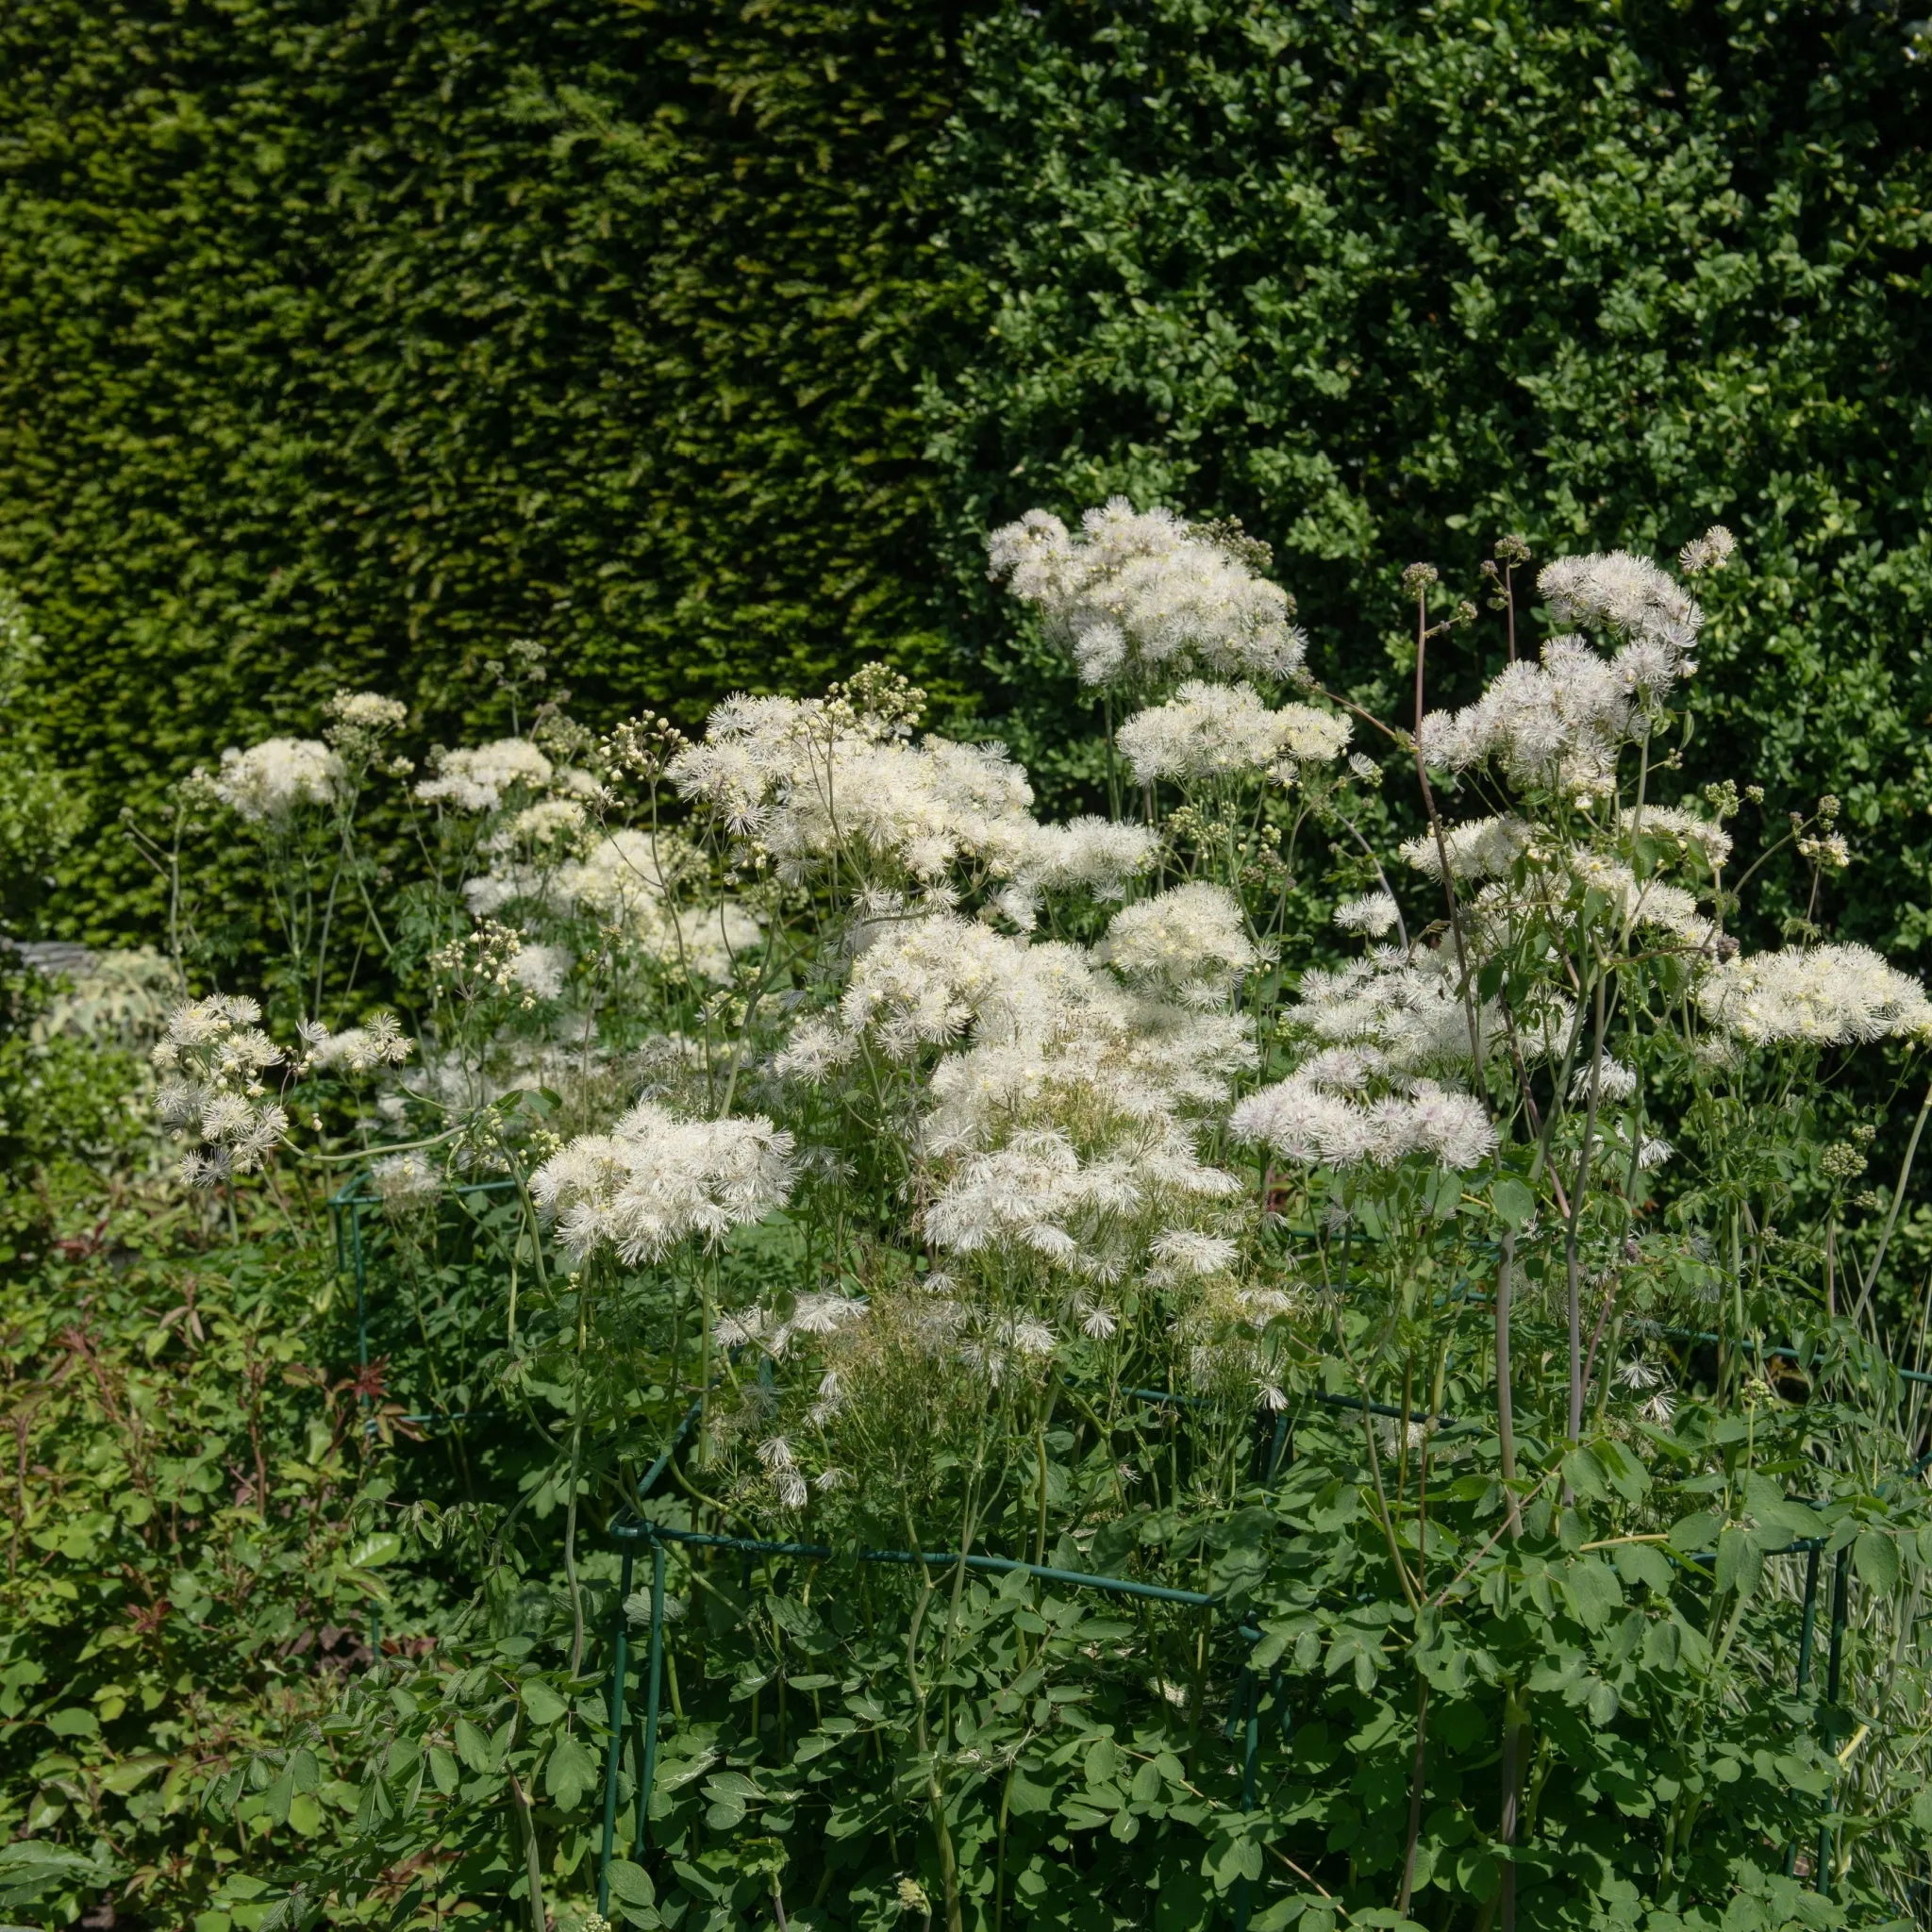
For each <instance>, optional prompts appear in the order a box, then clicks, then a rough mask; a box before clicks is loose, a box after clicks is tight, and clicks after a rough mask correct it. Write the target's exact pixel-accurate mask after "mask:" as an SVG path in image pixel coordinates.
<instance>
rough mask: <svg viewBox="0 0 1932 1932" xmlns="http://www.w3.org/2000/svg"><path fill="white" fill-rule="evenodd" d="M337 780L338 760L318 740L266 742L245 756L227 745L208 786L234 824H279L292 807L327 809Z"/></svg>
mask: <svg viewBox="0 0 1932 1932" xmlns="http://www.w3.org/2000/svg"><path fill="white" fill-rule="evenodd" d="M341 776H342V761H341V758H338V757H337V756H336V755H335V753H334V752H332V751H331V750H330V749H329V748H328V746H327V745H325V744H324V743H322V742H321V741H320V740H318V739H313V738H267V739H264V740H263V741H261V742H260V743H259V744H251V745H250V746H249V747H248V749H247V750H246V751H238V750H236V749H235V747H234V746H232V745H230V746H229V748H228V749H227V750H226V751H225V752H224V753H223V754H222V769H221V770H220V771H219V772H217V773H216V774H215V775H214V776H213V777H212V778H211V779H209V781H208V786H209V789H210V790H211V791H213V793H214V795H215V796H216V797H217V798H219V799H220V800H221V802H222V803H223V804H224V805H225V806H226V807H227V808H228V809H229V810H230V811H232V812H234V813H235V815H236V816H237V817H238V818H243V819H246V820H248V821H249V823H250V824H262V823H264V822H267V823H270V824H280V823H281V822H282V821H284V820H286V819H287V818H289V816H290V815H291V813H292V812H293V811H294V810H295V809H296V808H297V807H298V806H304V805H327V804H328V803H329V802H330V801H331V800H332V799H333V798H334V797H335V795H336V787H337V785H338V784H339V783H340V782H341Z"/></svg>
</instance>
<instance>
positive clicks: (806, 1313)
mask: <svg viewBox="0 0 1932 1932" xmlns="http://www.w3.org/2000/svg"><path fill="white" fill-rule="evenodd" d="M867 1307H868V1305H867V1304H866V1303H865V1302H863V1301H861V1300H859V1298H858V1296H857V1295H849V1294H838V1293H834V1292H831V1291H822V1292H819V1293H816V1294H802V1295H800V1296H799V1297H798V1298H797V1299H796V1300H795V1301H794V1302H793V1303H792V1304H791V1313H790V1314H789V1315H787V1316H785V1317H783V1318H782V1319H781V1318H780V1317H778V1316H777V1315H774V1313H773V1312H772V1310H771V1309H769V1308H764V1307H751V1308H746V1309H743V1310H742V1311H741V1312H740V1313H738V1314H735V1315H726V1316H725V1317H724V1319H723V1320H722V1321H721V1322H720V1323H719V1324H718V1328H717V1335H718V1340H719V1341H722V1342H723V1343H724V1346H725V1347H726V1348H745V1347H749V1346H750V1345H751V1344H753V1343H754V1342H755V1343H757V1344H758V1347H760V1348H762V1349H763V1350H764V1351H765V1353H766V1354H767V1355H769V1356H773V1357H778V1358H782V1357H784V1355H785V1352H786V1351H787V1350H788V1349H789V1348H790V1347H791V1344H792V1342H793V1341H795V1340H796V1339H797V1338H798V1337H799V1336H801V1335H808V1336H813V1337H823V1336H827V1335H837V1334H840V1333H841V1332H842V1331H843V1330H845V1329H847V1328H849V1327H851V1326H852V1325H853V1324H855V1323H857V1322H862V1321H863V1320H864V1319H865V1317H866V1313H867Z"/></svg>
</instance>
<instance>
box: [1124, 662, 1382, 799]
mask: <svg viewBox="0 0 1932 1932" xmlns="http://www.w3.org/2000/svg"><path fill="white" fill-rule="evenodd" d="M1348 739H1349V726H1348V724H1347V722H1346V720H1344V719H1341V718H1336V717H1333V716H1331V715H1330V714H1329V713H1328V712H1326V711H1318V710H1316V709H1315V708H1313V707H1312V706H1309V705H1301V704H1291V705H1286V706H1284V707H1283V708H1281V709H1280V710H1278V711H1277V710H1271V709H1270V708H1268V707H1267V706H1266V705H1265V704H1263V703H1262V701H1261V698H1260V696H1259V694H1258V693H1257V691H1256V690H1255V688H1254V687H1253V686H1252V685H1250V684H1209V683H1205V682H1203V681H1201V680H1199V679H1193V680H1191V681H1190V682H1188V683H1186V684H1183V685H1182V686H1181V688H1180V689H1179V690H1178V691H1176V692H1175V693H1174V696H1173V697H1171V698H1170V699H1168V701H1167V702H1166V703H1165V704H1162V705H1156V706H1155V707H1153V708H1151V709H1149V710H1145V711H1141V712H1139V713H1138V714H1137V715H1136V716H1134V717H1132V718H1129V719H1128V720H1127V721H1126V723H1125V724H1123V725H1122V726H1121V728H1120V731H1119V733H1118V734H1117V738H1116V742H1117V743H1118V745H1119V747H1120V750H1121V754H1122V756H1123V757H1124V758H1126V760H1127V763H1128V766H1129V768H1130V769H1131V770H1132V772H1133V774H1134V779H1135V782H1136V783H1137V784H1141V785H1145V784H1147V783H1149V782H1151V781H1152V780H1154V779H1157V778H1178V779H1183V780H1186V779H1198V778H1208V777H1216V776H1232V775H1240V774H1257V773H1261V772H1271V773H1273V774H1274V776H1276V777H1277V778H1283V779H1287V778H1292V777H1293V776H1294V775H1295V773H1296V770H1297V768H1298V767H1299V766H1300V765H1303V764H1327V763H1330V762H1332V761H1333V760H1334V759H1335V758H1339V757H1340V756H1341V752H1342V751H1343V749H1344V748H1345V747H1346V745H1347V743H1348Z"/></svg>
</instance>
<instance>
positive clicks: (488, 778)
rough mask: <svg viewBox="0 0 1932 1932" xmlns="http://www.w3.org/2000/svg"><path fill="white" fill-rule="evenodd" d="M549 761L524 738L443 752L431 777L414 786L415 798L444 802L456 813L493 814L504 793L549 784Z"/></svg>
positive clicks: (502, 740)
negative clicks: (485, 812)
mask: <svg viewBox="0 0 1932 1932" xmlns="http://www.w3.org/2000/svg"><path fill="white" fill-rule="evenodd" d="M551 770H552V766H551V763H550V760H549V759H548V758H545V757H544V756H543V754H542V753H541V751H539V750H538V749H537V747H536V746H535V745H534V744H532V743H531V742H530V741H529V740H528V739H526V738H499V739H497V740H496V741H495V742H494V743H491V744H482V745H477V746H475V748H474V749H465V750H459V751H448V752H444V753H443V755H442V758H441V761H440V763H439V764H438V766H437V769H436V775H435V776H434V777H433V778H425V779H423V780H422V781H421V783H419V784H418V785H417V787H416V796H417V797H418V798H421V799H424V800H425V801H427V802H429V803H432V804H436V803H446V804H448V805H451V806H454V807H455V808H457V809H458V811H494V810H495V809H496V808H497V807H498V806H500V805H501V804H502V803H503V798H504V793H505V792H507V791H511V790H513V789H514V788H516V787H519V786H521V787H524V788H525V789H526V790H527V789H534V788H535V787H538V786H541V785H547V784H548V783H549V782H550V774H551Z"/></svg>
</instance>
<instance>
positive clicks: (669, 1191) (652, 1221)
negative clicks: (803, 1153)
mask: <svg viewBox="0 0 1932 1932" xmlns="http://www.w3.org/2000/svg"><path fill="white" fill-rule="evenodd" d="M791 1147H792V1141H791V1135H790V1134H788V1133H785V1132H782V1131H781V1130H780V1129H778V1128H776V1127H774V1126H773V1124H772V1123H771V1122H770V1121H768V1120H766V1119H764V1118H763V1117H762V1116H759V1115H754V1116H752V1117H751V1118H749V1119H744V1120H720V1121H687V1120H680V1119H678V1118H677V1117H676V1116H675V1114H672V1113H670V1112H669V1111H667V1110H666V1109H665V1108H661V1107H658V1105H656V1104H655V1103H654V1102H651V1101H642V1102H640V1103H639V1105H638V1106H636V1107H634V1108H631V1110H630V1111H629V1112H628V1113H627V1114H625V1116H624V1118H623V1119H622V1120H620V1121H619V1122H618V1123H617V1124H616V1126H615V1127H613V1128H612V1129H611V1131H610V1132H609V1133H608V1134H580V1135H579V1136H578V1137H577V1138H576V1139H575V1140H574V1141H569V1142H568V1143H567V1144H566V1145H565V1146H564V1147H563V1148H562V1149H561V1150H560V1151H558V1153H556V1154H553V1155H552V1156H551V1157H550V1158H549V1159H548V1160H546V1161H545V1162H544V1163H543V1164H542V1166H541V1167H540V1168H539V1169H538V1170H537V1171H536V1173H535V1174H532V1175H531V1177H530V1191H531V1193H532V1194H533V1195H534V1196H535V1198H536V1201H537V1204H538V1206H539V1207H540V1208H541V1209H542V1210H543V1211H544V1212H545V1213H546V1214H549V1215H552V1216H554V1217H555V1219H556V1223H557V1233H558V1240H559V1241H562V1243H563V1245H564V1246H565V1247H566V1248H567V1249H569V1251H570V1253H571V1254H572V1255H573V1256H575V1257H576V1258H577V1259H578V1260H579V1261H581V1260H583V1259H584V1258H586V1257H588V1256H590V1255H591V1254H592V1253H594V1252H596V1251H597V1250H599V1249H604V1248H608V1249H609V1250H610V1251H612V1252H613V1253H614V1254H615V1255H616V1256H617V1257H618V1259H619V1260H620V1261H622V1262H623V1263H624V1264H625V1266H626V1267H636V1266H637V1265H639V1264H640V1263H641V1262H644V1261H655V1260H658V1259H660V1258H661V1257H663V1256H665V1255H666V1254H668V1253H669V1252H670V1251H671V1250H672V1249H673V1248H674V1247H675V1246H676V1245H677V1244H678V1243H679V1242H680V1241H686V1240H688V1239H691V1237H693V1236H695V1237H698V1238H700V1239H702V1240H704V1241H718V1240H719V1239H721V1238H722V1237H723V1236H724V1234H725V1233H726V1232H728V1231H729V1230H730V1229H731V1228H733V1227H739V1226H744V1225H748V1224H751V1223H754V1222H758V1221H762V1220H763V1219H764V1218H765V1216H766V1215H768V1214H770V1213H772V1212H773V1211H774V1209H776V1208H782V1207H783V1206H784V1205H785V1202H786V1201H787V1199H788V1198H789V1197H790V1195H791V1177H792V1170H791Z"/></svg>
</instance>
